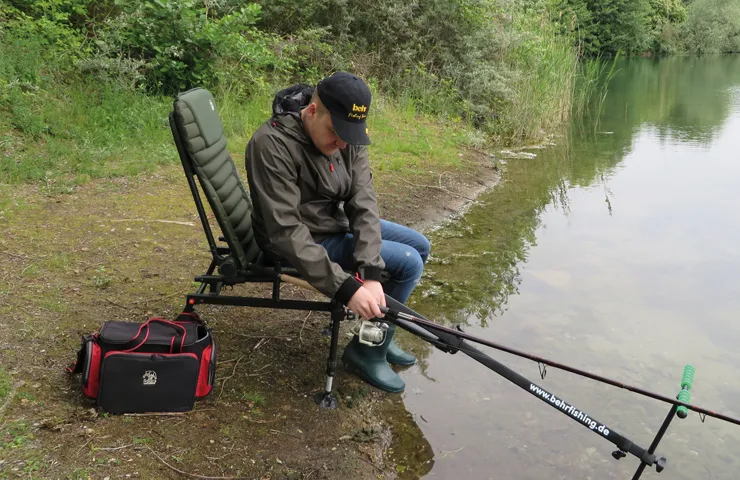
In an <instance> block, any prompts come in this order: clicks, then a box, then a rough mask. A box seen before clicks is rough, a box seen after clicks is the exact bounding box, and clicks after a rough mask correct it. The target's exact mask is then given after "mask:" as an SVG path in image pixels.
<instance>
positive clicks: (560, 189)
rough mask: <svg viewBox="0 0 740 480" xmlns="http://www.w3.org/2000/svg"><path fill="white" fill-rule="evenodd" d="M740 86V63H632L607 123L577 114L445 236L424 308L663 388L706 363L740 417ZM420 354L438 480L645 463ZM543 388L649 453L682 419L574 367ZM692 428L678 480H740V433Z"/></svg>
mask: <svg viewBox="0 0 740 480" xmlns="http://www.w3.org/2000/svg"><path fill="white" fill-rule="evenodd" d="M738 91H740V57H730V56H726V57H708V58H701V59H696V58H671V59H665V60H646V59H636V60H629V61H625V62H624V63H623V64H622V65H621V70H620V72H619V74H618V76H617V77H615V79H614V81H613V83H612V84H611V85H610V90H609V96H608V97H607V102H606V103H605V105H604V110H603V114H602V117H601V119H600V123H599V127H598V129H596V130H594V129H587V128H584V127H583V125H581V124H579V123H577V122H574V124H573V125H572V126H571V130H570V132H568V135H564V136H563V137H562V138H561V139H560V140H559V142H558V143H559V144H558V145H557V146H556V147H554V148H552V149H549V150H547V151H544V152H543V151H538V152H537V153H538V157H537V158H536V159H533V160H516V161H510V162H509V163H508V165H507V169H508V171H507V173H506V174H505V178H506V179H507V181H506V182H505V183H504V184H502V185H500V186H499V187H497V188H496V189H495V191H494V192H492V193H491V194H489V195H487V196H485V197H484V198H483V199H482V202H481V204H480V205H477V206H475V207H473V208H472V209H471V210H470V211H469V212H468V214H467V215H466V216H465V217H464V218H462V219H461V220H460V221H459V222H456V223H455V224H453V225H451V226H449V227H446V228H443V229H441V230H439V231H437V232H435V233H433V234H432V235H431V237H432V243H433V245H434V247H433V254H434V257H433V259H432V261H431V262H430V264H429V266H428V267H427V272H426V274H425V277H424V280H423V283H422V284H421V285H420V286H419V288H418V289H417V291H416V292H415V294H414V296H412V299H411V305H412V307H413V308H414V309H416V310H418V311H419V312H421V313H423V314H425V315H426V316H428V317H430V318H432V319H435V320H437V321H445V322H454V323H462V324H465V325H467V330H468V331H470V332H471V333H473V334H479V335H481V336H485V337H487V338H492V339H495V340H496V341H498V342H500V343H506V344H510V345H512V346H514V347H515V348H520V349H523V350H531V351H534V352H537V353H539V354H541V355H544V356H549V357H551V358H554V359H556V360H560V361H563V362H565V363H569V364H573V365H574V366H579V367H582V368H586V369H588V370H591V371H595V372H597V373H601V374H604V375H608V376H612V377H616V378H618V379H620V380H623V381H626V382H631V383H635V384H638V385H640V386H642V387H645V388H649V389H653V390H658V391H660V392H661V393H663V394H666V395H675V393H676V392H677V387H678V381H679V379H680V374H681V371H682V368H683V362H687V361H691V362H693V363H695V364H696V365H697V381H696V386H695V390H696V393H695V394H694V398H695V400H696V401H697V403H699V404H702V405H704V406H710V407H715V408H717V409H721V410H723V411H725V412H728V413H733V412H734V414H736V415H740V400H738V399H740V375H738V373H737V371H738V369H739V368H740V353H738V349H737V345H738V344H740V325H736V323H737V322H734V321H733V320H734V318H736V317H737V316H738V313H740V282H739V281H738V275H737V273H736V272H737V271H738V270H740V253H738V249H737V245H738V241H739V240H740V219H739V218H738V216H737V214H736V213H737V205H738V201H737V199H736V196H737V194H736V193H735V192H736V191H737V180H736V179H737V178H740V162H738V161H737V152H738V151H740V135H738V132H740V108H739V107H738V105H740V98H738V96H737V93H738ZM600 132H601V133H600ZM566 139H569V140H567V141H566ZM493 356H494V357H495V358H499V359H501V360H502V361H504V363H506V364H507V365H509V366H511V367H512V368H514V369H516V370H521V371H522V373H523V374H525V376H529V377H530V378H532V379H534V378H538V377H537V368H536V365H533V364H532V363H531V362H527V361H524V360H519V359H514V358H511V357H510V356H506V355H501V354H498V353H495V352H494V353H493ZM420 358H421V361H420V364H419V366H418V367H415V368H413V369H411V370H410V371H408V372H407V373H406V374H404V378H405V379H406V381H407V385H408V390H407V393H406V394H405V396H404V399H405V402H406V405H407V408H408V409H409V410H410V411H411V412H413V413H415V414H416V415H417V418H418V416H420V415H424V417H425V419H426V421H421V420H418V423H419V426H420V428H421V429H422V430H423V431H424V433H425V435H426V436H427V438H428V439H429V440H430V442H431V444H432V446H433V447H434V450H435V453H436V459H435V464H434V468H433V469H432V471H431V473H430V474H429V478H432V477H437V478H451V476H453V475H454V476H458V477H462V478H471V479H473V478H516V479H528V478H532V479H534V478H568V479H570V478H579V479H580V478H594V479H596V478H631V472H632V471H634V468H635V462H634V461H632V460H629V461H625V460H623V461H621V462H615V461H614V460H613V459H612V458H611V456H610V455H609V453H610V452H611V450H612V448H611V445H610V444H608V443H607V442H604V441H603V440H601V439H599V438H598V437H597V436H595V435H593V434H592V433H590V432H588V431H586V430H585V429H583V427H580V426H578V424H576V423H575V422H572V421H570V420H568V419H567V418H560V417H562V415H559V414H557V413H556V412H552V411H550V409H548V408H547V407H545V406H543V405H540V403H539V402H538V401H537V400H536V399H533V398H531V397H529V396H528V395H527V394H526V393H524V392H522V391H521V390H519V389H518V388H517V387H515V386H513V385H510V384H508V383H507V382H505V381H504V380H502V379H500V378H498V377H497V376H496V375H495V374H492V373H491V372H488V371H486V370H485V369H483V368H482V367H479V366H478V365H477V364H475V363H474V362H472V360H470V359H468V358H466V357H464V356H462V355H455V356H450V355H446V354H441V353H439V352H437V351H435V350H432V349H421V350H420ZM542 383H543V386H545V387H550V388H552V390H553V391H554V392H555V393H556V394H559V396H560V395H562V397H563V398H564V399H565V400H567V401H570V402H572V403H575V404H576V405H578V406H579V407H580V408H582V409H584V410H586V411H589V412H592V413H593V415H594V416H595V417H596V418H597V419H599V420H601V421H603V422H605V423H607V424H609V425H610V426H612V427H613V428H616V429H618V431H620V432H622V433H624V434H626V435H627V436H628V437H630V438H632V439H633V440H635V441H637V442H638V443H640V444H642V445H643V446H647V445H648V444H649V443H650V440H651V439H652V434H653V433H654V431H655V429H656V428H657V427H658V426H659V424H660V422H661V421H662V418H663V417H664V416H665V413H666V412H667V407H666V406H664V405H662V404H658V403H657V402H654V401H651V400H643V399H640V398H635V396H634V395H632V394H629V393H627V392H623V391H619V390H615V389H613V388H611V387H605V386H601V385H598V384H594V383H592V382H587V381H584V380H582V379H579V378H576V377H574V376H572V375H568V374H564V373H562V372H557V374H556V375H553V374H552V373H551V374H550V375H549V376H548V377H547V379H546V380H545V381H544V382H542ZM674 390H676V391H675V392H674ZM456 408H459V409H460V411H457V410H456ZM690 419H691V420H686V421H683V422H680V424H679V425H676V426H674V427H673V428H672V431H671V432H669V435H668V436H667V437H666V439H665V440H664V442H663V443H662V444H661V451H662V453H663V454H664V455H666V456H668V457H669V468H670V470H666V473H667V472H669V471H670V473H669V474H668V478H679V479H680V478H686V479H689V478H692V479H694V478H718V479H730V478H732V479H734V478H736V477H737V476H738V474H737V472H738V471H740V469H739V468H738V467H740V457H739V456H738V454H739V452H740V449H738V448H737V447H736V446H734V445H737V442H738V439H740V432H738V431H736V430H734V429H733V428H730V427H728V426H727V425H724V424H720V423H719V422H717V421H714V422H708V423H707V425H704V426H702V425H701V424H700V423H699V422H698V420H697V419H696V416H694V417H693V418H692V417H690ZM592 437H593V438H592ZM666 473H663V476H666ZM651 474H652V475H654V474H655V473H654V472H652V473H651ZM646 477H647V474H646Z"/></svg>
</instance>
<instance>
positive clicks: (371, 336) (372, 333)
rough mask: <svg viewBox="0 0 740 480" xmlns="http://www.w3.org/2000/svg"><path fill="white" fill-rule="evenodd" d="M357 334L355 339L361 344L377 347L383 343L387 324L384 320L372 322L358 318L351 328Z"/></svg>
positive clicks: (386, 332)
mask: <svg viewBox="0 0 740 480" xmlns="http://www.w3.org/2000/svg"><path fill="white" fill-rule="evenodd" d="M351 331H352V333H354V334H355V335H357V340H358V341H359V342H360V343H362V344H363V345H368V346H370V347H378V346H380V345H382V344H383V343H385V339H386V336H387V335H388V324H387V323H385V322H373V321H370V320H365V319H363V318H360V320H358V321H357V322H356V323H355V324H354V325H353V326H352V329H351Z"/></svg>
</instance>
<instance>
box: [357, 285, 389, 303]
mask: <svg viewBox="0 0 740 480" xmlns="http://www.w3.org/2000/svg"><path fill="white" fill-rule="evenodd" d="M362 286H363V287H365V288H367V289H368V290H370V293H372V294H373V297H375V303H377V304H378V305H380V306H381V307H385V293H383V284H382V283H380V282H379V281H377V280H365V283H364V284H363V285H362Z"/></svg>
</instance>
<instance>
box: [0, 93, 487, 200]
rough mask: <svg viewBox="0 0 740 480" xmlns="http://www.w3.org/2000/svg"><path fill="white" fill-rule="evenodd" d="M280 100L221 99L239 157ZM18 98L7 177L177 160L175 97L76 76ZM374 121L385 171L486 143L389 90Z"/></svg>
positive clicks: (6, 148) (442, 163)
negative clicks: (172, 119) (75, 80)
mask: <svg viewBox="0 0 740 480" xmlns="http://www.w3.org/2000/svg"><path fill="white" fill-rule="evenodd" d="M217 95H218V93H217ZM271 100H272V99H271V94H270V93H265V94H260V95H256V96H254V97H252V98H249V99H246V100H244V99H241V98H239V97H238V96H236V95H234V94H224V95H223V96H219V97H218V98H217V102H218V104H219V108H220V114H221V116H222V119H223V121H224V124H225V128H226V134H227V137H228V138H229V149H230V150H231V152H232V153H233V154H234V155H235V156H238V155H241V154H242V153H243V151H244V147H245V146H246V143H247V142H248V140H249V137H250V136H251V134H252V133H253V132H254V130H255V129H256V128H257V127H258V126H259V125H260V124H261V123H262V122H264V121H265V120H266V119H267V118H269V116H270V113H271V111H270V108H271ZM9 102H10V104H11V107H10V109H9V110H10V111H9V115H6V116H3V117H2V124H0V181H1V182H3V183H21V182H40V183H41V184H42V185H45V186H46V187H51V188H54V189H56V190H57V191H65V190H70V189H73V188H74V186H75V185H79V184H84V183H86V182H87V181H89V180H90V179H93V178H101V177H120V176H131V175H137V174H141V173H151V172H152V171H154V170H155V169H156V168H157V167H158V166H161V165H168V164H173V163H177V162H178V159H177V153H176V151H175V149H174V147H173V142H172V135H171V132H170V130H169V124H168V119H167V116H168V114H169V112H170V111H171V109H172V100H171V98H169V97H166V96H151V95H144V94H142V93H137V92H135V91H130V90H126V89H122V88H116V87H114V86H110V85H103V86H99V85H95V84H74V85H59V86H54V87H53V88H50V89H49V90H46V89H43V88H40V89H38V90H36V91H33V92H28V93H23V92H14V94H13V97H12V98H11V99H10V101H9ZM432 125H434V128H432V127H431V126H432ZM369 128H370V130H371V136H372V138H373V145H372V146H371V147H370V152H371V158H372V161H373V167H374V168H375V169H376V170H377V171H379V172H384V171H391V172H393V171H398V170H400V169H406V168H410V169H414V168H418V167H419V166H420V165H421V163H424V164H434V165H436V166H437V168H441V169H445V168H455V167H456V166H457V165H459V161H458V153H459V152H458V149H459V148H460V147H465V146H477V147H481V146H483V144H484V142H485V141H484V137H483V135H482V134H481V133H479V132H477V131H476V130H475V129H473V128H471V127H470V126H467V125H465V124H464V123H462V122H460V121H453V120H446V121H441V120H434V119H431V118H425V117H424V116H423V115H420V114H419V113H418V112H417V110H416V108H415V106H414V104H413V102H412V101H408V102H406V103H405V104H401V103H395V102H391V101H388V100H387V99H385V98H383V97H376V101H375V108H374V111H373V115H372V116H371V118H370V120H369ZM240 166H241V165H240Z"/></svg>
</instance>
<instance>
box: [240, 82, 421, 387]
mask: <svg viewBox="0 0 740 480" xmlns="http://www.w3.org/2000/svg"><path fill="white" fill-rule="evenodd" d="M370 101H371V94H370V89H369V88H368V87H367V85H366V84H365V83H364V82H363V81H362V80H361V79H360V78H358V77H356V76H355V75H351V74H349V73H345V72H337V73H335V74H334V75H332V76H330V77H327V78H325V79H323V80H322V81H321V82H319V84H318V85H317V86H316V88H315V89H314V88H312V87H309V86H308V85H304V84H299V85H295V86H293V87H290V88H287V89H285V90H282V91H280V92H278V93H277V95H276V96H275V99H274V101H273V105H272V108H273V115H272V117H271V118H270V119H269V120H268V121H266V122H265V123H264V124H263V125H262V126H260V128H259V129H258V130H257V131H256V132H255V133H254V135H253V136H252V138H251V140H250V141H249V144H248V145H247V148H246V152H245V161H246V169H247V180H248V182H249V192H250V196H251V199H252V203H253V205H254V210H253V212H254V213H253V225H254V232H255V238H256V240H257V243H258V244H259V246H260V247H261V248H262V250H263V251H265V252H266V254H267V255H268V256H270V257H272V258H273V259H281V260H282V261H285V262H286V263H287V264H289V265H290V266H291V267H293V268H295V269H296V270H298V272H300V274H301V276H302V277H303V278H304V279H305V280H306V281H308V282H309V283H310V284H311V285H312V286H314V287H315V288H316V289H318V290H319V291H321V292H322V293H324V294H326V295H327V296H329V297H332V298H335V299H336V300H338V301H339V302H341V303H342V304H343V305H346V306H347V307H349V308H351V309H352V310H353V311H354V312H356V313H357V314H359V315H361V316H362V317H364V318H366V319H372V318H376V317H382V316H383V314H382V313H381V311H380V308H379V305H382V306H385V294H388V295H389V296H390V297H392V298H394V299H396V300H397V301H399V302H401V303H406V300H407V299H408V297H409V295H411V292H412V291H413V289H414V287H415V286H416V284H417V283H418V281H419V279H420V278H421V274H422V271H423V268H424V263H425V262H426V260H427V257H428V256H429V250H430V245H429V241H428V240H427V238H426V237H425V236H424V235H422V234H421V233H419V232H417V231H415V230H412V229H410V228H407V227H404V226H402V225H398V224H395V223H392V222H389V221H385V220H381V219H380V218H379V214H378V204H377V198H376V195H375V190H374V188H373V182H372V173H371V172H370V163H369V161H368V151H367V145H369V144H370V139H369V138H368V130H367V126H366V122H365V121H366V119H367V116H368V114H369V112H370ZM383 270H385V271H386V272H387V273H389V274H390V280H389V281H387V282H386V283H385V284H384V285H382V284H381V278H382V277H381V272H382V271H383ZM347 271H350V272H356V273H355V275H352V274H350V273H347ZM394 331H395V326H393V325H390V326H389V329H388V332H387V336H386V339H385V341H384V342H383V344H382V345H380V346H373V347H370V346H367V345H364V344H360V343H359V342H358V341H357V336H356V335H355V337H354V338H353V339H352V340H351V341H350V343H349V345H347V347H346V348H345V350H344V353H343V355H342V361H343V362H344V364H345V365H346V366H347V367H348V368H349V369H350V370H351V371H354V372H355V373H357V374H358V375H359V376H360V377H361V378H363V379H364V380H366V381H368V382H369V383H371V384H372V385H375V386H376V387H378V388H380V389H382V390H385V391H388V392H401V391H403V389H404V387H405V384H404V382H403V380H402V379H401V377H399V376H398V375H397V374H396V373H395V372H394V371H393V370H392V369H391V368H390V366H389V365H388V362H390V363H392V364H395V365H413V364H414V363H415V362H416V358H414V357H413V356H412V355H410V354H409V353H406V352H404V351H403V350H401V349H400V348H399V347H398V346H397V345H396V344H395V342H393V334H394Z"/></svg>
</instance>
